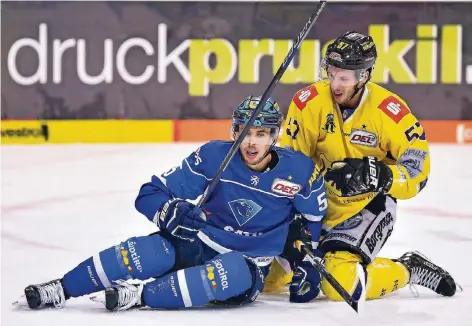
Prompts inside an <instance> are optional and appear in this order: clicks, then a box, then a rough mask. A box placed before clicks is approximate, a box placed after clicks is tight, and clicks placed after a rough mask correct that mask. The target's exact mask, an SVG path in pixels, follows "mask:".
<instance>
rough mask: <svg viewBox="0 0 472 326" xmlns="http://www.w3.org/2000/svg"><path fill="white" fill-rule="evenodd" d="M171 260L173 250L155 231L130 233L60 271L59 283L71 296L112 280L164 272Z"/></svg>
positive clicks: (143, 277) (147, 276)
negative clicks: (67, 268) (126, 236)
mask: <svg viewBox="0 0 472 326" xmlns="http://www.w3.org/2000/svg"><path fill="white" fill-rule="evenodd" d="M174 262H175V250H174V247H173V246H172V245H171V244H170V242H169V241H167V240H166V239H164V238H162V237H161V236H159V235H158V234H155V235H150V236H145V237H133V238H130V239H128V240H126V241H124V242H122V243H120V244H119V245H117V246H114V247H111V248H108V249H105V250H103V251H101V252H100V253H98V254H97V255H95V256H93V257H90V258H88V259H86V260H85V261H83V262H82V263H80V264H79V265H78V266H77V267H75V268H74V269H72V270H71V271H70V272H68V273H67V274H65V275H64V278H63V280H62V284H63V285H64V290H65V292H66V293H67V294H68V295H70V296H71V297H79V296H82V295H85V294H90V293H93V292H97V291H101V290H104V289H105V288H107V287H109V286H111V285H112V282H113V281H115V280H127V279H139V280H146V279H148V278H150V277H153V276H158V275H162V274H164V273H165V272H167V271H168V270H169V269H170V268H172V266H173V265H174Z"/></svg>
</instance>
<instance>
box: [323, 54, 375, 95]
mask: <svg viewBox="0 0 472 326" xmlns="http://www.w3.org/2000/svg"><path fill="white" fill-rule="evenodd" d="M319 76H320V80H324V81H326V82H329V84H330V85H331V88H333V89H336V88H343V87H354V86H355V85H357V84H358V83H359V82H361V81H363V80H364V79H366V78H367V76H368V72H367V70H366V69H357V70H347V69H341V68H338V67H335V66H332V65H328V64H327V61H326V59H323V62H322V64H321V66H320V73H319Z"/></svg>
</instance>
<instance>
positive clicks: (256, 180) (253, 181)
mask: <svg viewBox="0 0 472 326" xmlns="http://www.w3.org/2000/svg"><path fill="white" fill-rule="evenodd" d="M251 184H252V185H253V186H257V185H258V184H259V177H258V176H257V175H253V176H251Z"/></svg>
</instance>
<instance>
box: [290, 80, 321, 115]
mask: <svg viewBox="0 0 472 326" xmlns="http://www.w3.org/2000/svg"><path fill="white" fill-rule="evenodd" d="M316 95H318V91H317V90H316V88H315V86H314V85H310V86H308V87H305V88H302V89H301V90H299V91H298V92H297V93H296V94H295V96H294V97H293V102H294V103H295V105H296V106H297V108H299V109H300V111H303V109H305V108H306V104H307V103H308V101H310V100H312V99H314V98H315V97H316Z"/></svg>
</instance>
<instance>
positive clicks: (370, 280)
mask: <svg viewBox="0 0 472 326" xmlns="http://www.w3.org/2000/svg"><path fill="white" fill-rule="evenodd" d="M359 262H361V258H360V256H359V255H355V254H352V253H349V252H345V251H338V252H335V253H328V254H326V256H325V266H326V269H327V270H328V271H329V272H330V273H331V274H332V275H333V276H334V277H335V278H336V280H337V281H338V282H339V283H340V284H341V285H342V286H343V287H344V288H345V289H346V290H348V292H352V291H353V290H354V289H353V287H354V283H355V275H356V273H355V268H356V265H357V263H359ZM366 272H367V283H366V285H367V293H366V298H367V299H377V298H380V297H382V296H384V295H386V294H388V293H390V292H393V291H395V290H397V289H400V288H402V287H404V286H406V285H407V284H408V281H409V279H410V273H409V272H408V270H407V269H406V267H405V266H404V265H402V264H400V263H396V262H394V261H393V260H391V259H388V258H375V259H374V261H373V262H372V263H370V264H369V265H367V269H366ZM321 290H322V291H323V293H324V294H325V295H326V296H327V297H328V298H330V299H331V300H335V301H340V300H342V298H341V296H340V295H339V294H338V293H337V292H336V291H335V290H334V289H333V288H332V287H331V285H329V283H328V282H327V281H325V280H323V283H322V286H321Z"/></svg>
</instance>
